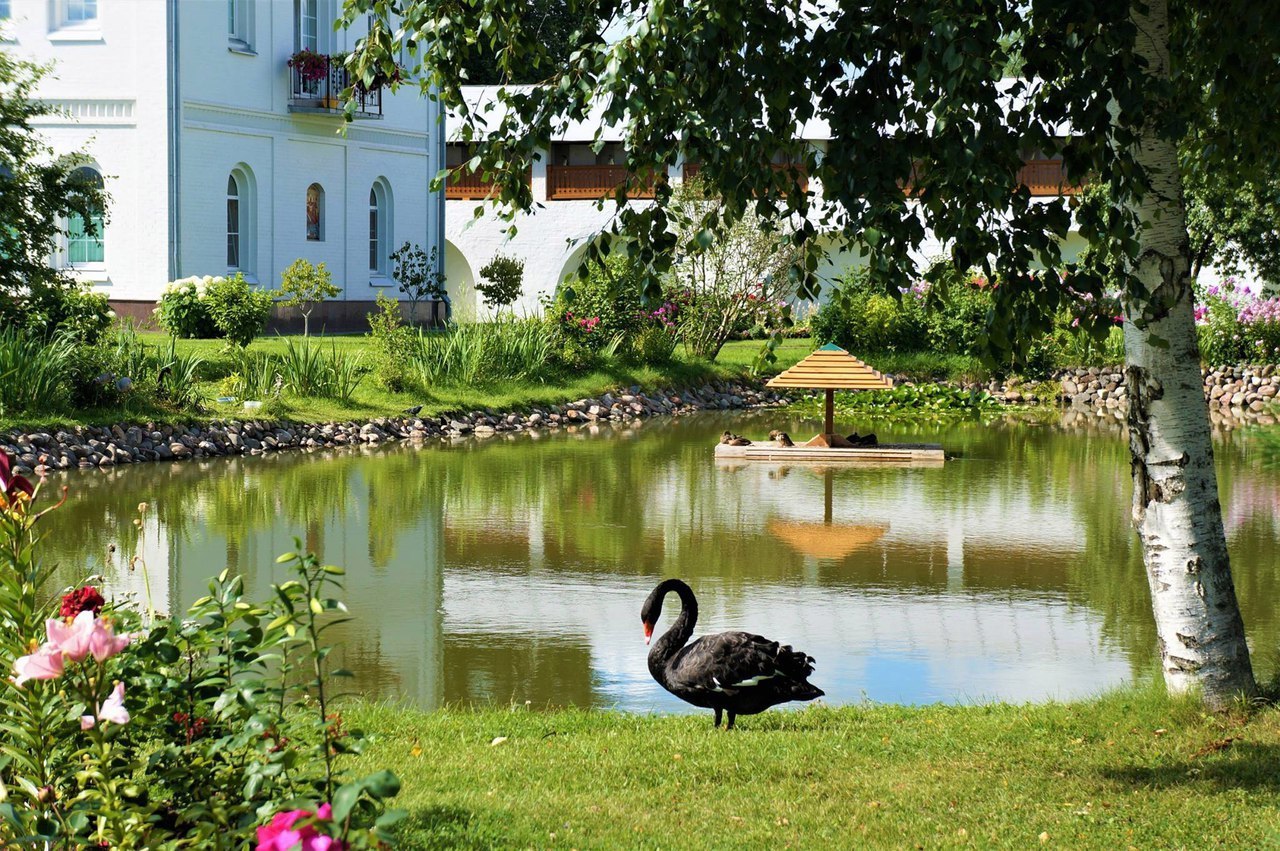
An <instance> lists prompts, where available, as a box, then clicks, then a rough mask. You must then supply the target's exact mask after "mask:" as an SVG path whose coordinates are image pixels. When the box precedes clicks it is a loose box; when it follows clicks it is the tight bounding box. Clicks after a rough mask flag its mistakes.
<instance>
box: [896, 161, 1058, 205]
mask: <svg viewBox="0 0 1280 851" xmlns="http://www.w3.org/2000/svg"><path fill="white" fill-rule="evenodd" d="M911 176H912V178H913V179H912V180H911V181H909V182H908V183H907V185H906V186H905V187H904V188H903V191H904V192H906V193H907V194H908V195H918V194H919V191H918V190H916V189H915V187H914V182H915V181H914V178H915V176H916V167H915V166H913V167H912V169H911ZM1018 184H1019V185H1020V186H1025V187H1027V190H1028V191H1029V192H1030V193H1031V194H1032V195H1033V196H1039V197H1045V196H1057V195H1075V194H1077V193H1079V192H1080V189H1081V187H1080V186H1079V185H1078V184H1074V183H1068V182H1067V175H1066V172H1065V171H1064V170H1063V168H1062V160H1027V161H1026V162H1024V163H1023V164H1022V168H1020V169H1018Z"/></svg>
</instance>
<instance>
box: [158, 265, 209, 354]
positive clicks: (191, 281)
mask: <svg viewBox="0 0 1280 851" xmlns="http://www.w3.org/2000/svg"><path fill="white" fill-rule="evenodd" d="M213 280H214V278H213V276H212V275H205V276H204V277H203V278H200V277H196V276H192V277H190V278H181V279H179V280H177V281H170V282H169V284H168V285H166V286H165V288H164V294H163V295H161V296H160V303H159V305H158V306H157V307H156V311H155V312H156V321H157V322H159V323H160V327H161V328H164V329H165V330H166V331H168V332H169V334H170V335H171V336H174V337H183V338H185V339H200V340H209V339H213V338H214V337H217V336H218V326H217V325H215V324H214V322H213V314H211V313H210V312H209V303H208V302H207V301H205V299H204V295H205V292H206V290H207V288H208V286H209V284H211V283H213Z"/></svg>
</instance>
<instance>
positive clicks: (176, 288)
mask: <svg viewBox="0 0 1280 851" xmlns="http://www.w3.org/2000/svg"><path fill="white" fill-rule="evenodd" d="M225 280H226V278H224V277H222V276H221V275H204V276H203V277H202V276H200V275H192V276H191V277H190V278H179V279H178V280H176V281H170V282H169V283H167V284H165V287H164V291H165V294H166V295H168V294H169V293H177V292H184V291H186V292H194V293H195V294H196V296H197V297H198V298H204V294H205V291H206V290H207V289H208V288H209V286H210V285H211V284H215V283H221V282H223V281H225Z"/></svg>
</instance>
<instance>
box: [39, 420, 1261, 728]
mask: <svg viewBox="0 0 1280 851" xmlns="http://www.w3.org/2000/svg"><path fill="white" fill-rule="evenodd" d="M727 416H728V415H725V416H720V415H711V414H706V415H699V416H696V417H688V418H682V419H677V420H667V421H661V422H650V423H646V424H645V425H643V426H638V425H629V426H618V427H616V428H610V427H604V428H597V427H592V428H590V429H583V430H581V431H579V432H577V433H572V434H571V433H558V434H551V435H541V436H531V435H520V436H514V437H511V438H494V439H491V440H489V441H486V442H478V443H477V442H466V443H460V444H457V445H454V446H449V447H437V448H427V449H422V448H419V449H415V448H412V447H408V446H390V447H384V448H380V449H376V450H365V451H359V450H353V451H346V452H340V453H316V454H289V455H280V456H274V457H265V458H245V459H219V460H213V461H208V462H186V463H183V464H174V465H164V466H162V465H159V464H150V465H143V466H139V467H131V468H121V469H118V470H115V471H112V472H105V473H100V472H96V471H94V472H88V473H73V474H68V475H67V476H66V478H65V481H66V483H68V484H70V485H71V487H72V499H71V500H70V502H69V503H68V505H67V507H66V508H65V509H63V510H62V511H59V512H57V513H56V514H55V515H53V516H52V518H51V521H52V523H53V524H54V526H55V527H56V528H54V529H53V530H51V531H52V532H53V534H51V535H50V536H49V539H48V540H49V542H50V546H51V548H52V549H53V552H51V553H49V555H48V557H50V558H54V559H56V560H57V562H58V563H59V565H60V574H59V577H58V578H59V579H60V580H62V581H65V582H72V581H75V580H76V579H78V578H79V577H82V576H83V575H84V574H85V573H86V572H103V573H105V574H106V575H107V577H108V583H109V585H110V587H111V588H112V589H113V590H114V592H115V593H117V594H122V593H131V594H133V595H135V596H136V597H137V598H138V599H140V600H150V601H151V603H152V604H153V605H155V606H156V607H157V608H158V609H162V610H163V609H169V608H178V609H183V608H185V607H186V606H187V605H189V604H190V603H191V602H192V601H193V600H195V599H196V598H197V597H199V596H201V595H202V594H203V593H205V584H206V582H207V579H208V577H209V576H211V575H213V574H215V573H217V572H218V571H219V570H221V569H222V568H223V567H229V568H231V569H233V570H236V571H239V572H241V573H243V574H244V575H245V577H246V583H247V585H248V587H249V588H250V589H251V592H252V593H253V594H254V595H255V596H261V597H265V596H266V595H267V594H268V593H269V586H270V584H271V583H272V582H275V581H280V580H282V579H283V578H285V573H284V570H285V569H284V568H282V567H280V566H277V565H275V564H274V558H275V556H276V555H277V554H278V553H281V552H285V551H288V550H292V549H293V548H294V544H293V537H294V536H297V537H300V538H302V539H303V541H304V542H305V545H306V546H307V547H308V548H310V549H313V550H315V551H317V552H319V553H320V554H321V556H322V557H323V558H324V559H325V560H326V561H329V562H333V563H337V564H343V565H345V566H346V567H347V570H348V575H347V583H346V584H347V602H348V604H349V606H350V608H351V610H352V612H353V614H354V616H355V620H354V621H353V622H352V623H349V624H346V625H344V626H343V627H341V628H340V629H341V632H340V633H339V632H335V636H340V638H339V640H340V641H341V646H340V648H339V650H338V651H337V652H336V654H335V655H336V656H337V657H338V659H337V660H336V661H337V662H338V664H340V665H341V666H342V667H346V668H349V669H351V670H353V671H354V672H355V673H356V680H355V686H356V688H357V689H358V690H359V691H361V692H363V693H366V694H370V695H376V696H381V697H389V698H399V699H404V700H407V701H410V702H412V703H415V704H417V705H420V706H423V707H433V706H438V705H440V704H442V703H445V702H471V701H480V702H490V701H496V702H500V703H505V702H510V701H515V702H518V703H523V702H524V701H526V700H527V701H531V702H532V703H533V704H535V705H545V704H579V705H615V706H620V707H625V708H628V709H637V710H647V709H654V708H656V709H661V710H663V711H684V710H686V709H687V708H688V707H687V706H686V705H685V704H683V703H681V702H680V701H678V700H676V699H675V698H674V697H671V696H670V695H667V694H666V692H664V691H663V690H662V689H661V688H659V687H658V686H657V685H656V684H655V683H654V682H653V681H652V679H651V678H650V677H649V674H648V671H647V669H646V666H645V649H646V648H645V646H644V644H643V641H642V637H641V631H640V624H639V617H638V614H639V606H640V603H641V602H642V601H643V600H644V598H645V596H646V594H647V593H648V592H649V590H650V589H651V588H652V587H653V586H654V584H656V582H657V581H658V580H659V579H660V578H662V577H665V576H680V577H683V578H685V579H687V580H688V581H689V582H690V583H691V584H692V585H693V586H694V588H695V589H696V591H697V593H698V598H699V601H700V602H701V604H702V606H701V608H702V623H701V624H700V626H699V633H701V632H712V631H718V630H723V629H736V628H744V629H750V630H753V631H759V632H762V633H764V634H767V635H769V636H771V637H775V638H778V639H781V640H783V641H785V642H788V643H794V644H795V645H797V646H800V647H803V648H804V649H805V651H806V652H809V653H812V654H813V655H814V656H815V657H816V658H817V660H818V670H817V673H816V675H815V676H814V682H815V683H816V684H817V685H819V686H820V687H821V688H823V689H824V690H825V691H826V692H827V695H828V697H827V700H828V701H829V702H848V701H857V700H861V699H863V698H869V699H872V700H877V701H895V702H929V701H937V700H944V701H954V700H969V699H980V698H1002V699H1009V700H1036V699H1044V698H1046V697H1062V698H1067V697H1072V696H1076V695H1082V694H1089V693H1093V692H1096V691H1098V690H1099V689H1102V688H1105V687H1107V686H1110V685H1114V684H1118V683H1120V682H1123V681H1125V680H1127V679H1129V678H1132V677H1133V676H1135V675H1138V674H1142V673H1145V672H1147V671H1150V670H1152V663H1153V654H1152V647H1153V644H1154V630H1153V628H1152V625H1151V614H1150V608H1149V599H1148V596H1147V590H1146V580H1145V577H1144V576H1143V572H1142V565H1141V561H1140V557H1139V552H1138V547H1137V542H1136V538H1135V536H1134V534H1133V532H1132V530H1131V529H1130V528H1129V527H1128V525H1127V520H1126V516H1127V506H1128V498H1129V484H1128V468H1127V458H1126V450H1125V446H1124V443H1123V440H1122V438H1121V436H1120V435H1119V433H1117V432H1106V431H1097V432H1089V431H1071V432H1067V431H1063V430H1061V429H1059V428H1056V427H1046V426H1033V425H1027V424H1000V425H994V426H982V425H978V424H974V423H966V424H960V425H955V426H949V427H937V426H905V425H902V424H894V423H889V422H883V421H882V422H874V423H872V422H858V423H850V424H849V425H850V426H851V427H854V426H856V427H858V429H859V430H860V431H861V430H875V431H877V432H879V433H880V435H881V438H882V439H883V440H886V441H893V440H904V441H906V440H910V441H929V442H934V441H936V442H940V443H942V444H944V445H945V446H946V447H947V448H948V450H949V451H951V452H954V453H956V454H957V455H958V457H957V458H956V459H955V460H952V461H948V462H947V464H946V465H945V466H944V467H942V468H934V469H901V468H861V469H859V468H844V469H828V470H814V469H808V468H785V467H780V466H778V465H771V464H759V465H745V466H740V467H737V468H723V467H720V466H717V465H716V464H715V463H714V462H713V460H712V447H713V445H714V443H715V437H716V435H718V434H719V433H720V432H721V431H722V430H723V429H724V428H725V427H726V426H729V427H731V428H732V429H733V430H734V431H736V432H739V433H747V434H750V435H763V434H764V433H765V432H767V431H768V430H769V429H770V428H775V427H782V428H785V429H787V430H788V431H791V432H792V433H796V432H800V433H803V432H805V431H806V429H808V430H812V429H813V428H814V424H812V423H802V422H798V421H791V420H787V418H786V417H784V416H782V415H779V414H777V413H776V412H774V413H763V412H761V413H754V414H745V415H735V416H733V418H732V420H731V421H730V420H729V419H728V418H727ZM1254 453H1255V448H1254V447H1253V446H1252V445H1251V443H1250V442H1249V440H1248V439H1247V437H1243V436H1241V435H1240V434H1233V435H1229V436H1227V437H1226V438H1225V439H1224V441H1223V442H1220V443H1219V445H1218V464H1219V470H1220V481H1221V483H1222V486H1223V498H1224V505H1225V509H1226V513H1227V518H1228V538H1229V542H1230V545H1231V549H1232V555H1233V558H1234V560H1235V562H1234V563H1235V566H1236V584H1237V588H1238V589H1239V593H1240V596H1241V600H1242V605H1243V607H1244V615H1245V622H1246V624H1247V625H1248V627H1249V632H1250V637H1251V639H1252V641H1253V649H1254V653H1255V658H1256V660H1257V662H1258V664H1259V668H1260V669H1261V670H1260V673H1261V674H1263V675H1265V674H1267V673H1268V672H1269V670H1270V669H1271V667H1273V664H1272V663H1273V661H1274V659H1273V657H1274V649H1275V648H1276V647H1277V636H1278V635H1280V624H1277V622H1276V616H1275V612H1274V609H1273V606H1272V605H1271V601H1272V600H1273V599H1274V597H1275V594H1276V592H1277V591H1278V590H1280V587H1278V581H1277V580H1278V579H1280V553H1277V551H1276V548H1275V547H1274V541H1275V540H1276V532H1277V529H1276V514H1277V512H1276V510H1275V509H1276V507H1277V506H1276V501H1277V485H1278V483H1280V471H1277V470H1275V469H1260V468H1259V465H1258V464H1257V463H1256V459H1255V458H1254ZM144 501H145V502H147V503H149V505H150V507H149V509H148V511H147V513H146V515H145V518H144V521H143V523H142V525H141V526H140V527H135V526H134V524H133V520H134V518H135V517H136V516H137V506H138V504H139V503H141V502H144ZM109 543H115V544H116V545H117V549H116V551H115V552H114V553H110V552H108V550H107V545H108V544H109ZM135 555H136V556H137V558H136V559H135V560H133V561H131V560H130V557H132V556H135ZM660 628H661V627H660Z"/></svg>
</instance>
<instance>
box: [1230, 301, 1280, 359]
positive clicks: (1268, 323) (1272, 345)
mask: <svg viewBox="0 0 1280 851" xmlns="http://www.w3.org/2000/svg"><path fill="white" fill-rule="evenodd" d="M1237 319H1238V320H1239V322H1240V334H1241V337H1243V343H1244V349H1245V352H1246V355H1247V357H1248V359H1249V360H1251V361H1253V362H1255V363H1277V362H1280V298H1276V297H1273V298H1269V299H1265V300H1264V299H1256V300H1254V301H1252V302H1250V303H1249V304H1247V305H1245V307H1244V309H1242V310H1241V311H1240V314H1239V316H1238V317H1237Z"/></svg>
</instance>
